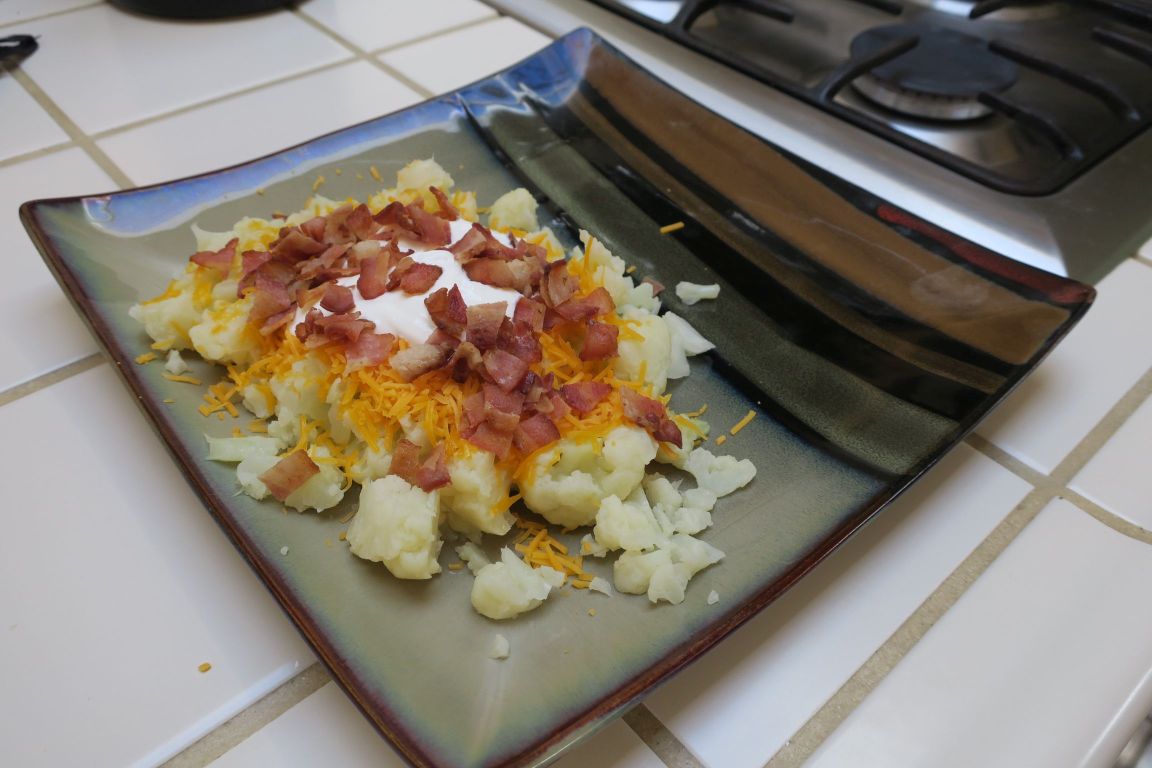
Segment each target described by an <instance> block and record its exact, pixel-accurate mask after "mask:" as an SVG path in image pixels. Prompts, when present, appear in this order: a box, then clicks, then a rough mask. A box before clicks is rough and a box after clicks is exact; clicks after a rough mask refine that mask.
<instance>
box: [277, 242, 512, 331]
mask: <svg viewBox="0 0 1152 768" xmlns="http://www.w3.org/2000/svg"><path fill="white" fill-rule="evenodd" d="M449 225H450V226H451V228H452V242H453V243H455V242H457V241H458V240H459V239H460V238H462V237H463V236H464V235H466V234H467V233H468V230H470V229H471V228H472V222H469V221H464V220H463V219H457V220H456V221H451V222H449ZM492 235H493V237H495V238H496V239H497V240H499V241H500V242H501V243H503V244H504V245H510V244H511V243H510V241H509V239H508V237H507V236H506V235H503V234H501V233H499V232H493V233H492ZM398 244H399V246H400V248H401V249H403V250H411V251H413V253H412V260H413V261H418V262H420V263H422V264H432V265H435V266H437V267H440V268H441V269H442V270H443V272H441V274H440V277H439V278H438V279H437V280H436V282H435V283H433V284H432V287H431V288H429V289H428V290H427V291H425V292H424V293H421V294H415V295H413V294H408V293H404V292H403V291H389V292H387V293H385V294H383V295H381V296H377V297H376V298H375V299H365V298H364V297H363V296H361V295H360V291H358V290H357V289H356V281H357V279H358V278H357V277H356V276H353V277H342V278H339V279H338V280H337V281H336V283H337V284H338V285H343V286H345V287H346V288H350V289H351V290H352V297H353V298H354V299H355V300H356V309H357V310H358V311H359V312H360V317H362V318H364V319H365V320H371V321H372V322H373V323H375V324H376V333H392V334H395V335H396V336H399V337H402V338H404V339H406V340H407V341H408V343H410V344H422V343H423V342H424V341H426V340H427V339H428V337H429V336H431V335H432V332H433V331H435V330H436V324H435V323H433V322H432V318H431V317H429V316H428V308H427V307H425V306H424V299H425V298H426V297H427V296H428V294H430V293H434V292H436V291H438V290H440V289H441V288H451V287H452V286H453V285H455V286H458V287H459V288H460V295H461V296H463V297H464V303H465V304H467V305H468V306H472V305H473V304H491V303H494V302H497V301H503V302H506V303H507V304H508V307H507V309H506V310H505V313H504V314H505V315H507V316H508V317H512V313H513V312H514V311H515V309H516V302H517V301H518V300H519V299H520V293H519V292H517V291H513V290H511V289H509V288H495V287H493V286H491V285H485V284H484V283H478V282H476V281H475V280H472V279H471V278H469V277H468V274H467V273H466V272H465V271H464V270H463V269H462V268H461V266H460V265H459V264H457V263H456V257H455V256H453V255H452V254H451V253H450V252H449V251H445V250H440V249H436V250H427V251H422V250H420V248H421V245H420V244H419V243H410V242H405V241H403V240H402V241H400V242H399V243H398ZM319 309H320V311H321V312H322V313H324V314H325V315H328V314H331V313H330V312H328V311H327V310H325V309H324V308H323V307H320V308H319ZM303 320H304V313H303V312H299V311H298V312H297V313H296V325H299V324H300V323H301V322H302V321H303Z"/></svg>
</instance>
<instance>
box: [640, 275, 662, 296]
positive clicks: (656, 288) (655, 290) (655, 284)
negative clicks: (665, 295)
mask: <svg viewBox="0 0 1152 768" xmlns="http://www.w3.org/2000/svg"><path fill="white" fill-rule="evenodd" d="M644 283H647V284H648V285H650V286H652V295H653V296H659V295H660V292H661V291H663V290H664V283H662V282H660V281H659V280H654V279H652V278H651V277H646V278H644V279H643V280H641V281H640V284H641V285H643V284H644Z"/></svg>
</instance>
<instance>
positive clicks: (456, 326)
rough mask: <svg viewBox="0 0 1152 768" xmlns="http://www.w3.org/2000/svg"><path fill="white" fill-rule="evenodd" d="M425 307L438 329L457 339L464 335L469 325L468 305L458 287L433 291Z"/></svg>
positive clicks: (426, 299) (425, 300)
mask: <svg viewBox="0 0 1152 768" xmlns="http://www.w3.org/2000/svg"><path fill="white" fill-rule="evenodd" d="M424 307H425V308H426V309H427V310H428V316H429V317H431V318H432V322H433V323H435V324H436V327H437V328H438V329H440V330H441V331H444V332H445V333H448V334H451V335H453V336H456V337H460V336H463V335H464V328H465V327H466V326H467V324H468V305H466V304H465V303H464V295H463V294H461V293H460V287H459V286H458V285H453V286H452V287H451V288H440V289H438V290H436V291H433V292H432V293H430V294H429V295H428V296H427V297H426V298H425V299H424Z"/></svg>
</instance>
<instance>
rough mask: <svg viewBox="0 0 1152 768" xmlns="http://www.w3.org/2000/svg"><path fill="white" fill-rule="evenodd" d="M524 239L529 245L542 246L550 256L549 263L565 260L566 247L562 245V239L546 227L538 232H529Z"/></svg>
mask: <svg viewBox="0 0 1152 768" xmlns="http://www.w3.org/2000/svg"><path fill="white" fill-rule="evenodd" d="M524 239H525V240H527V241H528V242H529V243H533V244H535V245H539V246H541V247H542V248H543V249H544V250H545V251H546V252H547V254H548V261H556V260H557V259H562V258H564V246H562V245H561V244H560V239H559V238H558V237H556V233H555V232H553V231H552V230H551V229H550V228H549V227H544V228H542V229H539V230H537V231H536V232H529V233H528V234H527V235H525V236H524Z"/></svg>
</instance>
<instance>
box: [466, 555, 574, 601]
mask: <svg viewBox="0 0 1152 768" xmlns="http://www.w3.org/2000/svg"><path fill="white" fill-rule="evenodd" d="M563 583H564V574H562V573H560V572H559V571H556V570H553V569H552V568H548V567H547V566H544V567H542V568H533V567H532V566H530V565H528V564H527V563H525V562H524V561H523V560H521V559H520V558H518V557H516V555H515V553H513V552H512V550H510V549H508V548H507V547H505V548H504V549H502V550H500V562H498V563H491V564H489V565H486V566H484V567H483V568H481V569H480V572H479V573H477V574H476V581H474V582H473V583H472V607H473V608H475V609H476V612H477V613H479V614H480V615H482V616H487V617H488V618H490V619H511V618H514V617H516V616H519V615H520V614H522V613H525V612H526V611H530V610H532V609H533V608H536V607H537V606H539V605H540V604H541V603H543V602H544V601H545V600H546V599H547V598H548V595H549V594H550V593H551V592H552V589H553V587H559V586H560V585H561V584H563Z"/></svg>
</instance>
